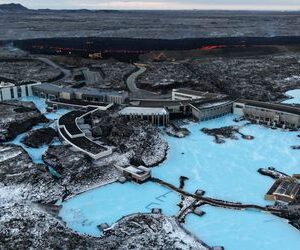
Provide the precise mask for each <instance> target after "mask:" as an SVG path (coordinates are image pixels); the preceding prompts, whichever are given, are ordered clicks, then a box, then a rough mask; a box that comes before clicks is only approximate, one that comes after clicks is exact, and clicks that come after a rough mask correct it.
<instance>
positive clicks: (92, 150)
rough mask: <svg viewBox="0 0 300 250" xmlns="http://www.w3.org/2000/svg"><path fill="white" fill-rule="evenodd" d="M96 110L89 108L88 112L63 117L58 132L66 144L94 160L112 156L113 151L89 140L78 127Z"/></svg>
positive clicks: (83, 111)
mask: <svg viewBox="0 0 300 250" xmlns="http://www.w3.org/2000/svg"><path fill="white" fill-rule="evenodd" d="M96 110H98V108H96V107H88V108H87V110H76V111H71V112H69V113H67V114H65V115H63V116H62V117H61V118H60V119H59V120H58V131H59V134H60V136H61V137H62V139H63V140H64V141H65V142H67V143H68V144H70V145H71V146H73V147H74V148H76V149H77V150H79V151H82V152H83V153H85V154H87V155H89V156H90V157H92V158H93V159H100V158H102V157H105V156H108V155H110V154H112V149H111V148H108V147H105V146H102V145H100V144H99V143H97V142H95V141H92V140H91V139H89V138H88V137H87V136H86V135H85V133H84V132H83V131H82V130H81V129H80V127H79V126H78V121H79V120H81V119H84V117H85V116H87V115H89V114H91V113H93V112H94V111H96Z"/></svg>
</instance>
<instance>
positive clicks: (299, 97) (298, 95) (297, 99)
mask: <svg viewBox="0 0 300 250" xmlns="http://www.w3.org/2000/svg"><path fill="white" fill-rule="evenodd" d="M285 94H286V95H289V96H291V97H293V98H292V99H289V100H286V101H284V102H283V103H300V89H295V90H291V91H288V92H286V93H285Z"/></svg>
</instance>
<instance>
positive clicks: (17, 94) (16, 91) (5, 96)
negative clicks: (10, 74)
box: [0, 83, 41, 102]
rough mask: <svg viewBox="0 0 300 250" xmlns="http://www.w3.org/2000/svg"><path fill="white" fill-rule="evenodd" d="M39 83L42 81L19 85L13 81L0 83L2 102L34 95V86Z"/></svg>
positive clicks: (0, 98)
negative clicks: (12, 82)
mask: <svg viewBox="0 0 300 250" xmlns="http://www.w3.org/2000/svg"><path fill="white" fill-rule="evenodd" d="M38 85H41V83H30V84H23V85H18V86H15V85H14V84H11V83H9V84H7V83H3V84H1V85H0V102H2V101H8V100H14V99H18V98H22V97H27V96H32V95H33V88H34V87H35V86H38Z"/></svg>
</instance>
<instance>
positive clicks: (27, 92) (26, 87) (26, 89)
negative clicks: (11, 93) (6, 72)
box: [25, 85, 29, 96]
mask: <svg viewBox="0 0 300 250" xmlns="http://www.w3.org/2000/svg"><path fill="white" fill-rule="evenodd" d="M25 92H26V96H29V91H28V86H27V85H26V86H25Z"/></svg>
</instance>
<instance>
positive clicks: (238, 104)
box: [233, 99, 300, 128]
mask: <svg viewBox="0 0 300 250" xmlns="http://www.w3.org/2000/svg"><path fill="white" fill-rule="evenodd" d="M233 113H234V114H236V115H241V116H245V118H247V119H249V120H253V121H256V122H257V123H265V124H268V125H271V126H280V127H286V128H299V127H300V108H299V107H296V106H292V105H288V104H279V103H269V102H260V101H253V100H246V99H240V100H237V101H235V102H234V104H233Z"/></svg>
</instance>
